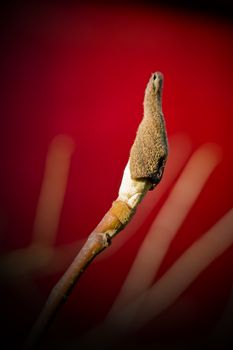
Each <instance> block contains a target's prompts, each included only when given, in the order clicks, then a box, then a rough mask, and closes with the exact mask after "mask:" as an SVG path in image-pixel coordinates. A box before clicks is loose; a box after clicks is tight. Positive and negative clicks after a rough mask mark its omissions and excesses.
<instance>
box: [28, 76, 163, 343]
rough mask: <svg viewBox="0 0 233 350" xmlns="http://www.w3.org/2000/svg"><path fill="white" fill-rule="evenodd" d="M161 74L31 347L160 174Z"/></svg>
mask: <svg viewBox="0 0 233 350" xmlns="http://www.w3.org/2000/svg"><path fill="white" fill-rule="evenodd" d="M162 82H163V77H162V75H161V74H160V73H154V74H152V76H151V78H150V80H149V82H148V85H147V88H146V91H145V98H144V118H143V120H142V123H141V124H140V126H139V129H138V132H137V136H136V139H135V142H134V144H133V146H132V148H131V153H130V159H129V162H128V164H127V166H126V168H125V171H124V175H123V179H122V183H121V186H120V190H119V196H118V198H117V200H116V201H115V202H113V204H112V207H111V208H110V210H109V211H108V212H107V213H106V215H105V216H104V217H103V219H102V220H101V222H100V223H99V224H98V225H97V227H96V228H95V230H94V231H93V232H92V233H91V235H90V236H89V238H88V240H87V241H86V243H85V244H84V246H83V248H82V249H81V251H80V252H79V254H78V255H77V257H76V258H75V259H74V261H73V263H72V264H71V265H70V267H69V268H68V269H67V271H66V272H65V274H64V275H63V277H62V278H61V279H60V281H59V282H58V283H57V285H56V286H55V287H54V288H53V290H52V292H51V294H50V296H49V299H48V301H47V303H46V304H45V306H44V309H43V310H42V312H41V314H40V316H39V318H38V320H37V322H36V324H35V326H34V328H33V330H32V332H31V334H30V336H29V338H28V340H27V342H26V344H25V348H27V349H31V348H33V347H35V346H36V345H38V344H39V341H40V340H41V337H42V335H43V333H44V332H45V331H46V329H47V328H48V326H49V324H50V323H51V321H52V319H53V318H54V317H55V315H56V314H57V312H58V310H59V309H60V308H61V306H62V305H63V303H64V302H65V301H66V299H67V297H68V296H69V294H70V293H71V291H72V289H73V288H74V286H75V284H76V282H77V281H78V279H79V278H80V276H81V274H82V273H83V272H84V270H85V269H86V268H87V266H88V265H89V264H90V263H91V261H92V260H93V259H94V258H95V257H96V256H97V255H98V254H99V253H100V252H101V251H103V250H104V249H106V248H107V247H108V246H109V245H110V243H111V240H112V238H113V237H114V236H115V235H116V234H117V233H118V232H120V231H121V230H122V229H123V228H124V227H125V226H126V225H127V224H128V222H129V221H130V219H131V218H132V216H133V215H134V214H135V211H136V208H137V206H138V204H139V203H140V202H141V200H142V198H143V197H144V196H145V194H146V193H147V191H148V190H150V189H152V188H153V187H154V186H155V185H157V184H158V183H159V181H160V179H161V177H162V174H163V168H164V165H165V162H166V159H167V138H166V130H165V125H164V120H163V114H162V107H161V96H162Z"/></svg>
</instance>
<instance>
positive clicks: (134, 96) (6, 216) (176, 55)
mask: <svg viewBox="0 0 233 350" xmlns="http://www.w3.org/2000/svg"><path fill="white" fill-rule="evenodd" d="M232 35H233V26H232V22H231V21H229V20H224V19H223V18H219V17H218V16H210V15H208V13H205V14H202V13H199V12H191V11H188V12H185V11H183V10H178V9H174V8H173V9H172V8H170V7H165V8H162V7H159V6H152V5H147V6H143V5H141V4H137V5H135V6H132V5H130V4H127V5H123V4H119V5H111V6H110V5H104V4H102V5H98V6H97V5H94V4H92V5H91V4H89V5H86V6H84V5H82V6H81V5H74V4H73V3H72V4H70V3H69V4H68V5H65V2H64V3H61V2H60V3H59V2H57V3H54V4H52V3H50V4H43V5H40V6H39V5H37V6H33V5H30V6H29V5H28V6H25V7H22V8H21V7H20V8H19V9H17V11H13V10H10V11H9V9H8V11H7V15H6V16H5V17H4V18H3V20H2V45H1V46H2V50H1V51H2V53H1V56H2V63H1V71H2V73H1V76H2V79H1V80H2V88H1V96H2V103H1V137H0V145H1V147H0V149H1V158H0V159H1V166H2V171H1V186H0V187H1V196H0V217H1V231H2V233H1V252H2V254H7V253H10V252H12V251H14V250H16V249H19V248H23V247H26V246H27V245H28V244H29V243H30V242H31V239H32V230H33V223H34V220H35V213H36V208H37V203H38V197H39V193H40V189H41V183H42V180H43V173H44V167H45V160H46V155H47V152H48V149H49V145H50V143H51V141H52V140H53V139H54V137H55V136H57V135H60V134H66V135H68V136H69V137H70V138H71V139H72V140H73V142H74V144H75V150H74V153H73V156H72V159H71V164H70V168H69V177H68V182H67V188H66V193H65V197H64V203H63V207H62V211H61V216H60V222H59V227H58V231H57V234H56V241H55V245H56V246H57V247H59V246H62V245H64V244H68V243H72V242H75V241H77V239H84V238H86V237H87V236H88V234H89V233H90V232H91V231H92V230H93V228H94V227H95V226H96V224H97V223H98V222H99V220H100V219H101V217H102V216H103V215H104V213H105V212H106V210H107V209H108V208H109V207H110V205H111V202H112V201H113V200H114V199H115V198H116V196H117V192H118V187H119V184H120V181H121V176H122V171H123V169H124V166H125V164H126V162H127V159H128V154H129V150H130V147H131V144H132V142H133V140H134V137H135V132H136V129H137V127H138V124H139V122H140V120H141V117H142V113H143V107H142V101H143V95H144V89H145V86H146V83H147V81H148V79H149V77H150V74H151V73H152V72H154V71H157V70H159V71H161V72H162V73H163V74H164V93H163V111H164V115H165V118H166V125H167V131H168V137H169V139H170V138H171V137H173V136H174V135H177V134H180V133H183V134H185V135H186V136H187V137H188V138H189V139H190V141H191V145H192V151H194V150H195V149H197V148H198V147H199V146H200V145H202V144H203V143H206V142H213V143H216V144H218V145H219V146H220V147H221V149H222V154H223V159H222V162H221V164H220V165H219V166H218V168H217V169H216V170H215V172H214V173H213V175H212V176H211V178H210V180H209V181H208V183H207V185H206V187H205V188H204V190H203V192H202V193H201V195H200V197H199V199H198V201H197V203H196V204H195V205H194V207H193V209H192V211H191V213H190V214H189V215H188V217H187V219H186V220H185V222H184V224H183V226H182V227H181V229H180V230H179V233H178V234H177V236H176V238H175V239H174V241H173V243H172V245H171V247H170V250H169V252H168V254H167V256H166V258H165V261H164V262H163V265H162V267H161V269H160V274H162V273H164V272H165V271H166V270H167V269H168V268H169V266H171V264H172V263H173V262H174V261H175V260H176V258H177V257H178V256H179V255H180V254H181V253H182V252H183V251H184V250H185V249H186V248H187V247H188V246H190V245H191V244H192V243H193V241H194V240H195V239H197V238H198V237H200V236H201V235H202V234H203V233H204V232H205V231H206V230H208V229H209V228H210V227H211V226H212V225H214V223H215V222H216V221H217V220H219V219H220V218H221V217H222V216H223V215H224V214H225V213H226V212H227V211H228V210H229V209H230V208H231V207H232V204H233V196H232V178H233V166H232V164H233V155H232V131H233V118H232V115H233V105H232V93H233V89H232V81H233V68H232V61H233V48H232ZM166 196H167V194H165V195H164V196H163V197H162V198H161V200H160V202H159V204H158V205H157V206H156V207H155V208H154V210H153V212H152V213H151V214H150V215H149V217H148V218H147V220H146V221H145V222H144V224H143V225H142V226H141V227H140V229H138V230H137V231H136V232H135V234H134V236H132V238H131V239H130V240H129V241H128V242H127V243H126V244H125V245H124V246H123V247H121V249H119V250H118V251H117V252H115V254H112V255H111V256H110V257H109V258H108V259H105V260H100V261H98V260H97V262H95V263H94V264H93V265H92V266H91V267H90V268H89V269H88V271H87V272H86V273H85V274H84V276H83V277H82V278H81V280H80V283H79V286H78V287H77V288H75V290H74V292H73V293H72V296H71V298H70V300H69V301H68V302H67V304H66V305H65V306H64V309H63V310H62V312H61V315H60V316H59V320H58V321H57V323H56V326H54V327H55V328H54V332H57V329H60V330H62V333H63V336H62V335H61V331H60V337H63V338H64V339H66V338H68V337H69V336H73V335H74V334H76V335H77V336H78V335H79V334H81V333H83V332H84V331H86V330H88V329H89V328H91V327H92V326H94V325H95V324H96V323H97V322H99V321H101V320H102V319H103V318H104V316H105V315H106V313H107V311H108V310H109V308H110V306H111V304H112V303H113V301H114V299H115V297H116V296H117V294H118V291H119V289H120V286H121V284H122V282H123V281H124V278H125V276H126V275H127V272H128V270H129V268H130V266H131V264H132V261H133V259H134V257H135V255H136V252H137V250H138V248H139V246H140V244H141V242H142V240H143V238H144V237H145V234H146V232H147V230H148V228H149V226H150V224H151V222H152V221H153V219H154V217H155V216H156V213H157V211H158V210H159V208H160V207H161V206H162V204H163V201H164V200H165V198H166ZM142 205H143V204H142ZM49 215H50V213H49V212H48V216H49ZM122 234H124V233H122ZM116 239H117V238H116ZM112 245H114V241H113V244H112ZM110 249H112V247H111V248H110ZM232 252H233V251H232V248H230V249H229V250H227V251H226V252H225V253H224V255H222V256H221V257H220V258H218V259H217V260H216V261H215V262H214V263H213V264H211V266H210V267H209V268H208V269H207V270H206V271H204V272H203V273H202V274H201V275H200V277H199V278H198V279H197V280H196V281H195V282H194V283H193V284H192V285H191V286H190V288H189V289H188V290H187V291H186V293H187V295H188V296H189V297H190V298H192V299H193V300H195V303H196V305H197V309H198V311H197V315H196V316H195V317H194V320H193V322H192V323H191V326H190V324H188V325H187V324H186V325H185V323H184V324H183V325H181V326H180V328H179V329H176V328H175V332H178V333H179V335H180V336H181V337H182V336H183V335H184V333H185V332H186V331H187V329H188V332H189V334H191V335H193V334H196V333H195V332H198V331H203V328H204V329H210V328H211V327H212V326H213V324H214V323H215V322H216V320H217V319H218V317H219V315H220V314H221V312H222V310H223V308H224V305H225V304H226V301H227V298H228V296H229V292H230V288H231V285H232V262H233V259H232ZM71 260H72V259H71ZM61 274H62V271H60V272H58V273H54V274H52V275H49V276H46V275H43V274H42V273H41V274H40V275H39V276H38V275H36V276H32V278H33V283H34V287H35V289H36V291H37V293H38V294H34V290H31V291H30V290H29V294H28V297H27V298H25V299H23V298H22V295H21V293H19V290H18V287H17V285H16V286H15V284H14V283H13V282H14V281H13V282H12V284H11V283H5V282H4V283H3V285H2V287H1V289H2V298H1V309H2V310H3V312H1V313H2V315H3V323H4V326H3V327H4V328H3V329H4V330H5V334H6V335H7V337H9V335H10V336H13V338H14V340H16V341H18V342H21V341H22V339H23V338H24V337H25V336H26V334H27V332H28V331H29V329H30V327H31V325H32V323H33V322H34V320H35V318H36V316H37V314H38V312H39V310H40V309H41V307H42V305H43V303H44V301H45V300H46V298H47V296H48V294H49V291H50V290H51V288H52V286H53V285H54V283H55V282H56V281H57V279H58V278H59V276H60V275H61ZM13 279H14V277H13ZM29 299H30V302H29ZM29 305H30V306H29ZM200 319H201V322H199V321H200ZM56 327H57V328H56ZM182 327H183V328H182ZM185 327H186V328H185ZM188 327H190V328H188ZM151 328H152V326H151ZM51 332H52V331H51ZM151 332H152V333H153V332H155V330H153V329H152V330H151ZM163 332H164V333H163V334H165V335H167V334H171V333H172V330H171V327H170V328H169V327H167V328H166V327H164V330H163ZM155 333H156V332H155ZM165 335H164V336H165ZM8 341H9V342H11V340H9V339H8Z"/></svg>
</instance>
